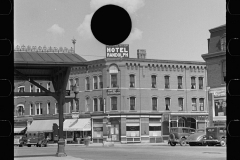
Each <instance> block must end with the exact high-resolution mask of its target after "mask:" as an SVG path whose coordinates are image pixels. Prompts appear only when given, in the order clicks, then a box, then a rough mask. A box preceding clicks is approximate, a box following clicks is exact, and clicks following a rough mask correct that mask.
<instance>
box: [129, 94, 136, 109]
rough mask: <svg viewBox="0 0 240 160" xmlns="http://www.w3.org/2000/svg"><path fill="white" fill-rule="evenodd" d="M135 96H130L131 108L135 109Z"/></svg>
mask: <svg viewBox="0 0 240 160" xmlns="http://www.w3.org/2000/svg"><path fill="white" fill-rule="evenodd" d="M135 100H136V98H135V97H130V110H131V111H134V110H135Z"/></svg>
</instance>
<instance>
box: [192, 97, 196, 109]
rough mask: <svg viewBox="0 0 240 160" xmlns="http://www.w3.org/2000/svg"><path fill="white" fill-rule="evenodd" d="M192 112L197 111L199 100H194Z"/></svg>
mask: <svg viewBox="0 0 240 160" xmlns="http://www.w3.org/2000/svg"><path fill="white" fill-rule="evenodd" d="M192 110H193V111H196V110H197V98H192Z"/></svg>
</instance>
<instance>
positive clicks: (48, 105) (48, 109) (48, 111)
mask: <svg viewBox="0 0 240 160" xmlns="http://www.w3.org/2000/svg"><path fill="white" fill-rule="evenodd" d="M47 114H50V102H48V103H47Z"/></svg>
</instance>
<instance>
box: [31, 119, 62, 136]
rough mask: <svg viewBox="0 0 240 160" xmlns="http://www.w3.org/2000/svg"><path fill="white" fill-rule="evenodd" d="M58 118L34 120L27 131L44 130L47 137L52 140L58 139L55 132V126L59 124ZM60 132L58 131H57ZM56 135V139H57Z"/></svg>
mask: <svg viewBox="0 0 240 160" xmlns="http://www.w3.org/2000/svg"><path fill="white" fill-rule="evenodd" d="M58 122H59V120H58V119H51V120H34V121H33V122H32V124H31V125H30V127H29V128H28V129H27V133H31V132H44V136H45V138H47V137H48V138H49V140H50V141H57V140H58V137H57V134H54V133H53V132H54V128H55V127H54V126H55V125H57V126H58ZM56 132H58V131H56ZM55 137H56V139H55Z"/></svg>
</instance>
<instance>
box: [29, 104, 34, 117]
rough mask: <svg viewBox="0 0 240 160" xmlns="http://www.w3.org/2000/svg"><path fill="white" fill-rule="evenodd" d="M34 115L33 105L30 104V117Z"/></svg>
mask: <svg viewBox="0 0 240 160" xmlns="http://www.w3.org/2000/svg"><path fill="white" fill-rule="evenodd" d="M33 114H34V113H33V104H32V103H31V104H30V114H29V115H33Z"/></svg>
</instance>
